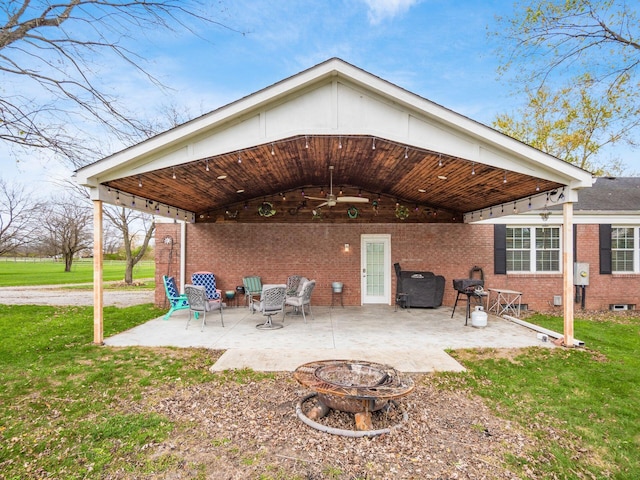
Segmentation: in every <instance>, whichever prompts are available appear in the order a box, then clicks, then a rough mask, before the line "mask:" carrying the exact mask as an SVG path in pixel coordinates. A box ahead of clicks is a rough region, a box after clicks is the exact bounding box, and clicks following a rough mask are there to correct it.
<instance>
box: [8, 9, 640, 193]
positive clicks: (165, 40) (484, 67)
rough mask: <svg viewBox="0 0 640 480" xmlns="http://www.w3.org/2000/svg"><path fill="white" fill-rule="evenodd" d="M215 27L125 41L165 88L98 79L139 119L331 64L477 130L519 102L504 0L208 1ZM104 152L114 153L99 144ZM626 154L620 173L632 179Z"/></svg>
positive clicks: (194, 111) (39, 184)
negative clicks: (501, 26)
mask: <svg viewBox="0 0 640 480" xmlns="http://www.w3.org/2000/svg"><path fill="white" fill-rule="evenodd" d="M209 3H211V4H213V6H212V7H211V8H212V10H211V13H212V15H213V16H214V17H215V18H216V19H218V20H219V21H220V23H222V24H224V25H226V26H228V27H230V28H231V29H235V30H236V31H240V32H244V34H241V33H237V32H234V31H233V30H231V29H227V28H222V27H216V26H210V27H208V28H207V29H206V30H204V29H203V30H202V31H200V32H199V36H195V35H191V34H187V33H184V32H182V33H174V34H172V33H167V32H155V31H154V32H146V33H144V35H141V36H137V37H136V38H135V47H136V49H137V51H138V53H139V54H140V55H142V56H143V57H144V58H145V60H144V62H143V66H144V67H145V68H146V69H147V70H148V71H150V72H151V73H152V74H153V75H154V76H156V77H157V78H158V79H160V80H161V81H162V82H163V83H164V84H165V85H167V86H168V87H171V88H170V89H166V90H161V89H156V88H154V87H153V86H151V85H150V84H149V83H148V82H146V81H145V80H144V79H143V78H141V76H140V74H138V73H136V72H134V71H127V70H126V69H125V68H124V66H122V65H120V66H119V67H118V68H115V69H112V68H110V66H111V60H110V59H99V62H103V63H102V66H103V69H102V71H101V72H100V73H101V76H100V78H101V81H102V82H103V84H104V85H105V86H106V87H107V88H108V89H110V90H111V91H112V92H113V93H115V94H117V96H118V97H119V99H120V101H121V102H122V103H123V104H124V105H127V107H128V108H129V110H131V111H132V112H135V115H137V116H139V117H140V118H158V117H161V116H162V115H163V113H162V110H163V108H164V107H163V106H167V105H173V106H174V107H176V108H178V109H184V110H185V111H187V112H189V114H190V116H198V115H200V114H203V113H206V112H208V111H211V110H214V109H216V108H218V107H220V106H222V105H225V104H227V103H229V102H232V101H234V100H237V99H239V98H242V97H244V96H246V95H249V94H251V93H253V92H255V91H257V90H260V89H262V88H265V87H267V86H269V85H272V84H273V83H275V82H278V81H279V80H282V79H284V78H286V77H289V76H291V75H294V74H296V73H298V72H300V71H301V70H304V69H307V68H309V67H312V66H313V65H316V64H318V63H320V62H323V61H324V60H327V59H328V58H331V57H339V58H342V59H343V60H345V61H347V62H349V63H352V64H354V65H356V66H357V67H360V68H362V69H364V70H366V71H368V72H370V73H372V74H374V75H377V76H379V77H381V78H383V79H385V80H388V81H390V82H392V83H394V84H396V85H398V86H400V87H402V88H405V89H407V90H410V91H412V92H414V93H416V94H418V95H420V96H423V97H425V98H428V99H429V100H432V101H434V102H436V103H439V104H441V105H443V106H445V107H447V108H450V109H452V110H454V111H457V112H459V113H461V114H463V115H466V116H468V117H470V118H472V119H474V120H477V121H479V122H482V123H485V124H490V123H491V122H492V120H493V119H494V118H495V116H496V115H497V114H498V113H505V112H512V111H513V110H514V109H515V108H517V107H518V106H519V102H520V100H518V99H516V98H513V97H511V96H510V95H509V94H508V91H509V89H508V86H507V85H506V84H505V83H504V82H503V81H501V80H499V79H498V77H497V73H496V70H497V67H498V65H499V64H500V61H499V58H498V57H497V53H496V49H495V39H494V38H492V37H491V36H490V35H489V33H490V32H494V31H495V29H496V28H498V27H497V22H496V16H508V15H510V14H511V9H512V8H513V7H512V3H511V2H505V1H504V0H457V1H450V0H330V1H318V0H299V1H296V0H291V1H289V0H253V1H249V0H234V1H226V2H224V4H223V8H224V10H223V11H220V6H219V4H218V3H217V2H209ZM104 143H105V145H109V147H110V150H117V149H119V148H121V147H122V146H123V145H118V144H114V143H112V139H104ZM638 157H639V156H638V155H637V153H636V154H635V160H634V161H630V160H629V159H627V160H626V163H627V165H628V166H629V167H630V168H631V169H633V170H635V171H640V160H639V159H638ZM0 169H1V170H0V171H1V172H2V173H1V175H2V177H3V178H5V179H8V180H9V181H11V180H15V179H18V180H17V181H20V182H22V183H25V184H26V183H28V184H29V187H31V188H34V189H35V190H37V191H39V192H43V191H47V190H49V189H51V188H52V187H51V186H50V182H49V179H51V178H68V176H69V175H70V174H71V172H70V170H67V169H64V168H61V167H60V166H58V164H57V163H56V162H54V161H51V160H47V159H46V157H45V156H44V155H40V156H39V158H29V159H28V160H25V159H24V158H22V159H21V161H20V162H16V159H15V156H13V155H11V153H10V152H8V151H7V150H6V148H3V147H2V146H1V145H0Z"/></svg>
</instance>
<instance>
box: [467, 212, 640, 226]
mask: <svg viewBox="0 0 640 480" xmlns="http://www.w3.org/2000/svg"><path fill="white" fill-rule="evenodd" d="M540 213H542V212H541V211H536V212H527V213H522V214H517V215H506V216H503V217H498V218H490V219H485V220H481V221H476V222H473V225H485V224H488V225H497V224H501V225H514V226H523V225H536V226H545V225H546V226H561V225H562V224H563V217H562V212H551V213H550V215H549V217H548V219H547V220H543V219H542V217H541V216H540ZM573 223H574V224H576V225H600V224H612V225H620V226H624V225H629V226H639V225H640V214H638V213H632V212H598V213H594V212H587V213H581V212H579V211H574V212H573Z"/></svg>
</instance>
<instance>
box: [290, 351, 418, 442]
mask: <svg viewBox="0 0 640 480" xmlns="http://www.w3.org/2000/svg"><path fill="white" fill-rule="evenodd" d="M293 375H294V378H295V379H296V380H297V381H298V382H299V383H300V384H302V385H304V386H305V387H307V388H309V389H311V390H312V391H313V393H312V394H310V395H307V396H306V397H304V398H303V399H302V400H301V401H300V402H299V403H298V406H297V408H296V413H297V415H298V418H300V420H302V421H303V422H304V423H306V424H307V425H309V426H311V427H313V428H316V429H318V430H322V431H325V432H328V433H335V434H341V435H349V436H372V435H379V434H381V433H388V432H390V431H391V428H385V429H380V430H373V428H372V421H371V413H372V412H377V411H379V410H383V409H384V410H385V411H387V410H389V409H392V408H398V407H397V404H396V402H395V399H397V398H400V397H404V396H405V395H408V394H409V393H411V392H412V391H413V389H414V384H413V381H412V380H411V379H410V378H401V377H400V375H399V374H398V372H397V371H396V370H395V369H394V368H392V367H390V366H388V365H382V364H379V363H372V362H366V361H354V360H321V361H317V362H310V363H305V364H304V365H301V366H299V367H298V368H297V369H296V370H295V372H294V374H293ZM314 397H317V399H316V400H317V403H316V405H315V406H314V407H312V408H311V409H309V411H308V412H307V414H305V413H304V411H303V405H304V403H305V402H306V401H308V400H310V399H312V398H314ZM331 409H333V410H338V411H341V412H349V413H353V414H355V424H356V431H353V430H343V429H336V428H331V427H327V426H325V425H322V424H320V423H317V422H316V420H319V419H321V418H323V417H324V416H326V415H327V414H328V413H329V412H330V410H331ZM402 417H403V420H402V421H403V422H404V421H406V419H407V415H406V412H403V415H402ZM396 427H397V425H396V426H395V427H394V428H396Z"/></svg>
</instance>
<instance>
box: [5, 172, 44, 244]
mask: <svg viewBox="0 0 640 480" xmlns="http://www.w3.org/2000/svg"><path fill="white" fill-rule="evenodd" d="M41 209H42V205H41V204H40V203H39V202H38V201H37V200H34V199H33V196H32V194H31V193H29V192H27V191H26V190H25V188H24V187H23V186H21V185H18V184H13V185H8V184H7V182H6V181H4V179H2V178H0V255H6V254H8V253H16V252H17V250H18V249H19V248H20V247H23V246H25V245H27V244H28V243H29V242H30V241H31V239H32V238H33V231H34V230H35V222H34V219H37V218H38V217H39V214H40V212H41Z"/></svg>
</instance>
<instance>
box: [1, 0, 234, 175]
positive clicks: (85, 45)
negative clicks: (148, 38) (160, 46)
mask: <svg viewBox="0 0 640 480" xmlns="http://www.w3.org/2000/svg"><path fill="white" fill-rule="evenodd" d="M206 5H207V4H206V2H204V3H203V4H200V3H199V2H197V0H190V1H181V0H128V1H127V0H66V1H61V2H58V3H51V2H48V1H45V0H40V1H30V0H22V1H11V2H2V4H1V5H0V12H1V13H3V14H4V15H3V16H4V24H1V25H0V72H2V73H4V78H5V79H6V80H7V81H11V82H12V85H13V86H14V87H15V88H12V89H10V90H5V91H4V92H2V93H1V94H0V140H2V141H5V142H10V143H13V144H16V145H19V146H20V147H25V148H45V149H49V150H51V151H52V152H54V153H56V154H59V155H63V156H64V157H65V158H67V159H68V160H69V161H70V162H71V163H72V165H73V166H74V167H79V166H81V165H83V164H86V163H87V161H88V160H93V159H95V158H96V153H97V147H95V146H91V145H87V144H86V143H85V142H79V141H78V138H79V135H78V132H77V131H75V129H74V128H72V127H71V126H73V125H78V124H80V123H82V120H83V119H84V121H85V122H87V121H91V122H94V123H95V124H97V125H99V126H101V127H102V128H107V129H108V130H109V131H110V134H111V135H114V136H115V137H116V138H118V139H119V140H121V141H122V143H127V142H130V141H131V140H132V139H133V140H134V141H136V140H140V139H142V138H146V137H148V136H149V135H150V134H152V133H156V132H152V131H151V130H150V127H149V126H147V125H146V124H145V123H144V122H143V121H141V120H139V119H137V118H136V117H135V115H133V114H132V113H131V112H129V111H127V109H126V107H124V106H123V105H121V104H119V103H118V102H117V98H115V97H114V96H113V95H111V94H109V93H107V91H106V90H104V88H103V87H101V86H100V85H99V82H98V81H97V80H98V78H99V76H100V69H101V68H104V66H103V65H104V63H105V62H106V63H108V64H111V63H112V62H113V61H114V60H113V57H115V59H116V60H119V61H120V62H122V64H121V65H120V66H121V67H128V68H132V69H133V70H134V71H135V72H138V73H140V74H141V75H142V76H143V77H145V78H146V79H147V80H148V81H149V82H151V83H152V84H154V85H156V86H158V87H160V88H164V85H163V84H162V82H160V80H158V79H157V78H155V77H153V75H151V74H150V73H149V72H148V71H147V70H146V69H145V67H144V65H143V60H144V59H143V58H142V57H140V56H139V55H138V54H136V53H135V52H134V51H133V50H132V49H131V48H130V47H129V45H133V44H135V40H134V39H133V38H132V36H133V35H134V34H140V33H141V32H144V31H158V30H166V31H172V32H178V31H188V32H190V33H192V34H194V35H198V33H197V32H198V26H199V25H204V26H207V27H210V26H211V25H214V26H219V27H222V28H228V29H229V27H226V26H225V25H223V24H221V23H219V22H217V21H215V20H213V19H211V18H209V17H208V16H207V15H205V14H204V13H200V12H201V10H200V9H204V8H205V6H206ZM202 11H204V10H202ZM0 18H2V16H0ZM229 30H232V29H229ZM233 31H235V30H233ZM101 63H102V65H101ZM9 91H11V92H14V93H7V92H9ZM19 91H22V92H25V93H15V92H19ZM33 91H36V92H38V95H37V96H36V98H35V99H34V95H32V94H28V93H26V92H33ZM86 137H87V138H91V137H92V135H91V134H90V133H89V132H87V133H86ZM102 153H104V152H102Z"/></svg>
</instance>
